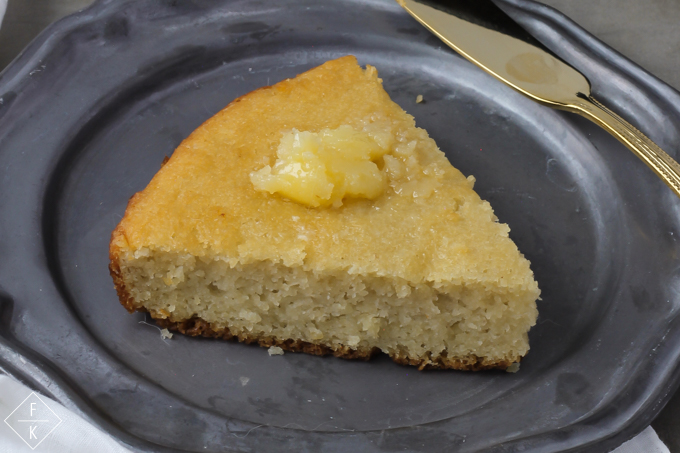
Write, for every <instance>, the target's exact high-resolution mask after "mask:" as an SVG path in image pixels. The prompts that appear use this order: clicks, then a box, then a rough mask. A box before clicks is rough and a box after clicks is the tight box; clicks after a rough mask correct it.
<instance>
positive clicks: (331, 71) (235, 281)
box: [110, 56, 539, 370]
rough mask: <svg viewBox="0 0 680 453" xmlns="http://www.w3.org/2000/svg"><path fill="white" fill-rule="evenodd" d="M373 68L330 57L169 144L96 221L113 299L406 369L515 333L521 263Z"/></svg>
mask: <svg viewBox="0 0 680 453" xmlns="http://www.w3.org/2000/svg"><path fill="white" fill-rule="evenodd" d="M473 183H474V179H473V178H472V177H468V178H466V177H465V176H463V175H462V174H461V172H460V171H458V170H456V169H455V168H454V167H452V166H451V164H450V163H449V162H448V160H447V159H446V157H445V156H444V154H443V153H442V152H441V151H440V150H439V149H438V148H437V145H436V144H435V142H434V141H433V140H432V139H431V138H430V137H429V136H428V134H427V132H426V131H424V130H423V129H419V128H416V126H415V123H414V120H413V117H411V116H410V115H408V114H407V113H406V112H404V111H403V110H402V109H401V108H400V107H399V106H398V105H397V104H395V103H394V102H392V101H391V100H390V98H389V96H388V94H387V93H386V92H385V90H384V89H383V87H382V81H381V79H379V78H378V74H377V71H376V69H375V68H373V67H371V66H368V67H367V68H366V69H362V68H361V67H360V66H358V64H357V62H356V59H355V58H354V57H350V56H348V57H343V58H339V59H337V60H333V61H329V62H327V63H325V64H323V65H321V66H319V67H317V68H315V69H312V70H310V71H308V72H306V73H304V74H301V75H299V76H298V77H295V78H293V79H288V80H284V81H282V82H280V83H278V84H276V85H274V86H271V87H265V88H262V89H259V90H256V91H254V92H252V93H250V94H248V95H246V96H243V97H241V98H239V99H237V100H235V101H234V102H232V103H231V104H230V105H228V106H227V107H226V108H225V109H223V110H222V111H221V112H219V113H218V114H216V115H215V116H214V117H212V118H210V119H209V120H208V121H206V122H205V123H204V124H203V125H202V126H201V127H199V128H198V129H197V130H196V131H194V132H193V133H192V134H191V136H189V138H187V139H186V140H184V142H183V143H182V144H181V145H180V146H179V148H177V150H176V151H175V152H174V154H173V155H172V157H171V159H170V160H169V161H168V162H167V163H166V164H165V165H164V166H163V167H162V168H161V170H160V171H159V172H158V174H156V176H155V177H154V178H153V180H152V181H151V182H150V184H149V185H148V187H147V188H146V189H144V191H142V192H140V193H138V194H136V195H135V196H134V197H132V199H131V200H130V203H129V205H128V208H127V211H126V212H125V217H124V218H123V219H122V221H121V222H120V224H119V225H118V227H117V228H116V230H115V231H114V232H113V236H112V239H111V247H110V257H111V266H110V270H111V275H112V276H113V280H114V282H115V286H116V289H117V291H118V295H119V297H120V301H121V303H122V304H123V305H124V306H125V308H127V309H128V310H129V311H130V312H132V311H135V310H140V311H148V312H149V313H150V314H151V316H152V317H153V318H154V319H155V320H156V321H157V322H158V324H159V325H161V326H163V327H167V328H169V329H171V330H177V331H179V332H182V333H184V334H189V335H204V336H210V337H221V338H227V339H231V338H236V339H238V340H239V341H243V342H247V343H252V342H255V343H259V344H260V345H262V346H279V347H281V348H283V349H285V350H290V351H304V352H308V353H312V354H328V353H330V354H333V355H336V356H340V357H346V358H369V357H370V356H371V355H372V354H373V353H375V352H377V351H382V352H384V353H386V354H389V356H390V357H392V358H393V359H394V360H395V361H397V362H399V363H403V364H410V365H417V366H419V368H421V369H422V368H455V369H467V370H478V369H485V368H507V367H509V366H510V365H512V364H513V363H515V362H518V361H519V360H520V358H521V357H522V356H524V355H525V354H526V353H527V351H528V349H529V343H528V336H527V332H528V330H529V329H530V327H531V326H533V325H534V324H535V322H536V317H537V311H536V300H537V298H538V296H539V289H538V285H537V284H536V282H535V281H534V277H533V273H532V271H531V269H530V267H529V262H528V261H527V260H526V259H525V258H524V257H523V256H522V254H521V253H520V252H519V251H518V250H517V247H516V246H515V244H514V243H513V242H512V240H510V238H509V237H508V232H509V228H508V226H507V225H504V224H501V223H498V221H497V219H496V217H495V216H494V213H493V211H492V209H491V206H490V205H489V203H487V202H486V201H483V200H481V199H480V198H479V196H478V195H477V194H476V193H475V192H474V191H473V189H472V186H473Z"/></svg>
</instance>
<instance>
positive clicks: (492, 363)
mask: <svg viewBox="0 0 680 453" xmlns="http://www.w3.org/2000/svg"><path fill="white" fill-rule="evenodd" d="M115 234H116V232H115V231H114V235H115ZM110 258H111V264H110V265H109V270H110V272H111V277H113V282H114V285H115V287H116V292H117V293H118V298H119V299H120V303H121V304H122V305H123V306H124V307H125V308H126V309H127V310H128V311H129V312H130V313H133V312H135V311H142V312H146V311H147V310H146V309H144V308H143V307H141V308H138V307H135V304H134V300H133V299H132V297H131V296H130V293H129V292H128V290H127V288H126V287H125V282H124V281H123V278H122V276H121V274H120V266H119V264H118V257H117V256H115V254H114V253H112V254H111V257H110ZM149 314H150V315H151V317H152V318H154V320H155V321H156V323H157V324H158V325H159V326H161V327H163V328H166V329H168V330H173V331H176V332H180V333H183V334H185V335H191V336H195V337H196V336H202V337H209V338H220V339H224V340H238V341H240V342H242V343H248V344H252V343H257V344H259V345H260V346H263V347H270V346H278V347H280V348H281V349H284V350H286V351H291V352H305V353H307V354H313V355H321V356H323V355H329V354H330V355H333V356H335V357H341V358H343V359H356V360H370V359H371V357H373V356H374V355H376V354H377V353H379V352H380V350H379V349H378V348H372V349H367V348H364V349H361V348H358V349H352V348H350V347H349V346H343V345H335V346H329V345H323V344H315V343H308V342H306V341H300V340H293V339H286V340H281V339H278V338H274V337H267V336H260V335H254V334H247V333H243V332H242V333H239V334H236V335H234V334H233V333H231V331H230V330H229V329H228V328H226V327H221V328H214V327H213V326H212V325H211V324H210V323H209V322H207V321H205V320H203V319H201V318H191V319H187V320H183V321H171V320H169V319H168V318H167V317H166V316H165V315H166V314H161V313H149ZM390 357H391V358H392V360H394V361H395V362H397V363H399V364H401V365H412V366H415V367H418V369H419V370H429V369H453V370H467V371H479V370H490V369H502V370H504V369H506V368H508V367H509V366H510V365H512V364H513V362H519V361H520V359H521V357H519V356H518V357H516V358H515V359H514V360H494V359H487V358H485V357H477V356H476V355H469V356H467V357H447V356H446V353H444V354H442V355H439V356H437V357H417V358H413V357H409V356H407V355H399V354H390Z"/></svg>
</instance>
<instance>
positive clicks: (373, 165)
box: [250, 125, 391, 208]
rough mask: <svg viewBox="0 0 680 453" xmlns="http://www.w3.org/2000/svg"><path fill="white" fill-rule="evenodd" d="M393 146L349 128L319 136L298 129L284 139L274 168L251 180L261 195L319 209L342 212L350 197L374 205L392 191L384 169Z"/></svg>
mask: <svg viewBox="0 0 680 453" xmlns="http://www.w3.org/2000/svg"><path fill="white" fill-rule="evenodd" d="M390 145H391V143H390V140H385V139H384V137H381V136H380V135H376V134H369V133H367V132H363V131H357V130H355V129H354V128H353V127H351V126H348V125H344V126H340V127H338V128H337V129H332V130H331V129H323V130H321V131H319V132H308V131H302V132H301V131H298V130H296V129H293V130H292V131H290V132H287V133H285V134H284V135H283V137H282V138H281V141H280V143H279V147H278V149H277V152H276V155H277V160H276V162H275V163H274V166H273V167H271V166H269V165H266V166H265V167H263V168H261V169H260V170H258V171H255V172H253V173H251V174H250V180H251V182H252V183H253V186H254V187H255V189H257V190H259V191H263V192H269V193H270V194H274V193H278V194H280V195H282V196H284V197H286V198H289V199H291V200H293V201H296V202H298V203H301V204H304V205H307V206H311V207H315V208H316V207H328V206H333V207H340V206H342V200H343V199H345V198H348V197H351V198H366V199H369V200H373V199H375V198H377V197H379V196H380V195H381V194H382V193H383V192H384V191H385V189H386V188H387V187H388V182H387V176H386V174H385V173H384V172H383V171H381V169H380V168H379V167H378V163H380V162H381V159H382V157H383V156H384V155H385V154H387V153H388V152H389V151H390ZM381 165H382V164H381Z"/></svg>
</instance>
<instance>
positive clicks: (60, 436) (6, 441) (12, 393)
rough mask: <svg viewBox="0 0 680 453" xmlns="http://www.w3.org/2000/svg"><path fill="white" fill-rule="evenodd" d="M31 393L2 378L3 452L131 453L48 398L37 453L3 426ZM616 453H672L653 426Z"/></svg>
mask: <svg viewBox="0 0 680 453" xmlns="http://www.w3.org/2000/svg"><path fill="white" fill-rule="evenodd" d="M30 394H31V390H30V389H29V388H28V387H26V386H24V385H23V384H21V383H19V382H17V381H16V380H14V379H13V378H10V377H8V376H0V420H3V421H2V422H0V453H33V452H40V453H91V452H97V453H130V450H128V449H126V448H125V447H123V446H121V445H120V444H118V443H117V442H116V441H115V440H113V438H112V437H111V436H109V435H108V434H106V433H104V432H102V431H100V430H99V429H98V428H95V427H94V426H93V425H91V424H89V423H88V422H86V421H85V420H83V419H82V418H80V417H79V416H77V415H76V414H74V413H73V412H71V411H69V410H68V409H66V408H65V407H64V406H62V405H61V404H59V403H57V402H55V401H54V400H52V399H50V398H47V397H46V396H42V395H39V396H40V398H41V399H42V401H43V402H44V403H45V404H46V405H47V406H48V407H49V408H50V409H52V411H53V412H54V413H55V414H56V415H57V416H58V417H59V418H61V419H62V423H61V424H60V425H59V426H57V427H56V428H55V429H54V431H52V432H51V433H50V434H49V435H48V436H46V437H45V440H44V441H42V442H41V443H40V444H39V445H38V446H37V447H36V448H35V450H32V449H31V448H29V446H28V445H27V444H26V443H25V442H24V441H23V440H21V438H20V437H19V435H17V433H15V432H14V431H12V429H11V428H10V427H9V426H7V424H5V423H4V420H5V418H7V416H9V415H10V414H11V413H12V412H13V411H14V409H16V407H17V406H19V405H20V404H21V403H22V402H23V401H24V400H25V399H26V398H27V397H28V396H29V395H30ZM613 453H670V452H669V451H668V448H667V447H666V446H665V445H664V444H663V443H662V442H661V440H660V439H659V436H657V435H656V432H654V430H653V429H652V427H651V426H650V427H648V428H647V429H645V430H644V431H642V433H640V434H639V435H638V436H637V437H635V438H633V439H631V440H629V441H628V442H626V443H625V444H623V445H621V446H620V447H619V448H617V449H616V450H614V452H613Z"/></svg>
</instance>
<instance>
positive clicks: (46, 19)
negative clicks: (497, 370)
mask: <svg viewBox="0 0 680 453" xmlns="http://www.w3.org/2000/svg"><path fill="white" fill-rule="evenodd" d="M92 1H93V0H9V4H8V7H7V12H6V15H5V20H4V22H3V24H2V28H0V69H3V68H5V66H7V65H8V64H9V63H10V62H11V61H12V60H13V59H14V58H15V57H16V56H17V55H18V54H19V53H20V52H21V50H22V49H23V48H24V47H25V46H26V45H27V44H28V43H29V42H30V41H31V40H32V39H33V38H34V37H35V36H36V35H38V33H40V32H41V31H42V30H43V29H44V28H45V27H47V25H49V24H50V23H52V22H54V21H56V20H58V19H59V18H61V17H63V16H65V15H67V14H70V13H72V12H75V11H78V10H80V9H82V8H85V7H87V6H88V5H90V4H91V3H92ZM542 1H543V3H546V4H548V5H550V6H553V7H555V8H557V9H558V10H560V11H562V12H563V13H565V14H566V15H568V16H569V17H571V18H572V19H574V20H575V21H576V22H578V23H579V24H580V25H581V26H583V27H584V28H585V29H586V30H588V31H589V32H591V33H592V34H594V35H595V36H597V37H598V38H600V39H601V40H602V41H604V42H606V43H607V44H609V45H610V46H612V47H613V48H614V49H616V50H618V51H619V52H621V53H622V54H623V55H625V56H626V57H628V58H630V59H631V60H633V61H635V62H636V63H638V64H639V65H640V66H642V67H643V68H645V69H646V70H648V71H649V72H651V73H652V74H654V75H656V76H657V77H659V78H660V79H661V80H663V81H665V82H666V83H668V84H669V85H671V86H672V87H674V88H675V89H677V90H680V58H678V55H679V54H680V27H678V25H677V24H678V22H679V21H680V0H646V1H639V0H595V1H593V0H542ZM652 426H653V427H654V429H655V430H656V431H657V433H658V434H659V437H660V438H661V439H662V440H663V441H664V442H665V443H666V445H668V447H669V449H670V451H671V453H680V429H679V428H678V427H680V391H679V392H677V393H676V394H675V395H674V396H673V398H672V399H671V400H670V402H669V403H668V405H667V406H666V407H665V408H664V410H663V411H662V412H661V414H660V415H659V416H658V417H657V419H656V420H655V421H654V422H653V423H652Z"/></svg>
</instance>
